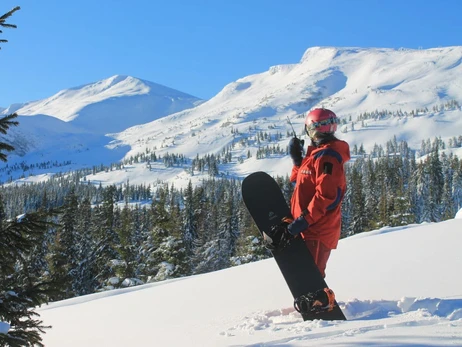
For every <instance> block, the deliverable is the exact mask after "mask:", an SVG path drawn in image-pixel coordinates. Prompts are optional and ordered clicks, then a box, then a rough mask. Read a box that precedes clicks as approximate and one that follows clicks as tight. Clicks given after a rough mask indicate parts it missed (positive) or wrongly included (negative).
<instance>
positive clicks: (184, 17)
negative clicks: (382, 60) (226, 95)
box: [0, 0, 462, 107]
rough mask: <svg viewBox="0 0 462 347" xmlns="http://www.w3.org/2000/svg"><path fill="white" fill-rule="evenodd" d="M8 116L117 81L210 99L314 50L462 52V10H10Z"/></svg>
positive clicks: (455, 4)
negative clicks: (70, 91)
mask: <svg viewBox="0 0 462 347" xmlns="http://www.w3.org/2000/svg"><path fill="white" fill-rule="evenodd" d="M14 6H21V10H20V11H18V12H16V13H15V14H14V15H13V16H12V17H11V18H10V19H9V20H8V21H7V22H8V23H12V24H16V25H17V26H18V28H17V29H3V34H0V38H2V39H7V40H8V41H9V42H8V43H4V44H1V47H2V49H1V50H0V64H1V75H0V76H1V79H0V81H1V84H0V106H3V107H7V106H8V105H10V104H11V103H16V102H26V101H32V100H37V99H41V98H45V97H49V96H51V95H53V94H54V93H56V92H58V91H59V90H61V89H65V88H71V87H75V86H79V85H82V84H86V83H90V82H95V81H98V80H101V79H104V78H107V77H110V76H112V75H115V74H120V75H131V76H134V77H139V78H142V79H145V80H149V81H152V82H156V83H159V84H162V85H165V86H168V87H171V88H174V89H177V90H180V91H182V92H186V93H189V94H192V95H194V96H197V97H200V98H203V99H209V98H211V97H213V96H214V95H216V94H217V93H218V92H219V91H220V90H221V89H222V88H223V87H224V86H225V85H226V84H228V83H230V82H232V81H235V80H237V79H239V78H241V77H244V76H247V75H250V74H254V73H260V72H263V71H266V70H267V69H268V68H269V67H270V66H272V65H278V64H289V63H297V62H298V61H300V59H301V57H302V55H303V53H304V52H305V50H306V49H308V48H309V47H313V46H337V47H346V46H355V47H391V48H400V47H405V48H433V47H442V46H459V45H462V19H461V17H460V16H461V13H462V0H438V1H422V0H419V1H416V0H398V1H395V0H328V1H324V0H317V1H312V0H297V1H296V0H208V1H207V0H91V1H90V0H79V1H70V0H41V1H38V0H2V1H1V2H0V14H3V13H5V12H7V11H8V10H10V9H11V8H13V7H14Z"/></svg>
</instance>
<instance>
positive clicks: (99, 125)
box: [2, 75, 202, 135]
mask: <svg viewBox="0 0 462 347" xmlns="http://www.w3.org/2000/svg"><path fill="white" fill-rule="evenodd" d="M201 102H202V100H200V99H199V98H196V97H194V96H191V95H188V94H185V93H182V92H179V91H177V90H174V89H171V88H167V87H164V86H161V85H159V84H156V83H152V82H148V81H144V80H141V79H138V78H134V77H131V76H119V75H116V76H112V77H110V78H108V79H105V80H102V81H98V82H95V83H90V84H86V85H84V86H79V87H76V88H70V89H66V90H62V91H60V92H58V93H56V94H55V95H53V96H51V97H49V98H46V99H43V100H38V101H33V102H28V103H25V104H15V105H11V106H10V107H9V108H7V109H6V110H3V112H2V114H4V115H5V114H9V113H13V112H16V113H17V114H19V115H21V116H35V115H47V116H51V117H55V118H58V119H60V120H62V121H64V122H70V123H72V124H73V125H75V126H78V127H80V128H83V129H85V130H86V131H91V132H94V133H97V134H103V135H104V134H107V133H111V132H119V131H122V130H124V129H126V128H128V127H130V126H133V125H136V124H142V123H146V122H149V121H152V120H155V119H158V118H161V117H164V116H166V115H169V114H172V113H175V112H178V111H182V110H184V109H187V108H191V107H194V106H196V105H198V104H200V103H201Z"/></svg>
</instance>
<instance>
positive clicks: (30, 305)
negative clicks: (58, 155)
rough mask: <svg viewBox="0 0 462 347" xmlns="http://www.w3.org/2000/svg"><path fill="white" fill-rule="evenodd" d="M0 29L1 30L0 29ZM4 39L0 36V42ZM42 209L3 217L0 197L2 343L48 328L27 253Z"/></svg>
mask: <svg viewBox="0 0 462 347" xmlns="http://www.w3.org/2000/svg"><path fill="white" fill-rule="evenodd" d="M19 9H20V8H19V7H15V8H13V9H12V10H11V11H9V12H7V13H6V14H4V15H2V16H0V27H2V28H16V26H15V25H13V24H8V23H6V20H7V19H8V18H9V17H10V16H11V15H12V14H13V13H14V12H16V11H17V10H19ZM0 33H2V31H1V30H0ZM4 42H7V40H4V39H0V43H4ZM16 117H17V115H16V114H11V115H8V116H6V117H3V118H1V119H0V133H1V134H4V135H5V134H6V133H7V131H8V129H9V128H10V127H11V126H16V125H18V122H17V121H15V120H14V119H15V118H16ZM12 150H14V148H13V147H12V146H11V145H10V144H7V143H5V142H3V141H0V160H2V161H6V160H7V155H6V154H5V151H12ZM46 219H47V216H46V214H45V213H44V212H43V211H42V212H37V213H34V214H25V215H23V216H21V217H19V218H14V219H10V220H8V219H6V215H5V211H4V206H3V199H2V198H1V197H0V322H4V323H7V324H8V325H9V327H10V328H9V330H8V331H7V332H6V333H3V334H0V345H2V346H13V347H14V346H33V345H35V346H43V344H42V343H41V341H42V338H41V334H42V333H44V332H45V330H44V329H46V328H48V327H46V326H44V325H43V322H42V321H40V320H39V319H38V317H39V315H38V314H37V313H36V312H35V308H36V307H37V306H38V305H40V304H42V303H46V302H47V300H48V296H49V295H50V290H49V284H50V283H47V282H45V281H43V280H42V279H41V278H37V276H36V273H35V272H32V271H30V270H31V269H30V267H29V266H28V257H29V256H30V253H31V252H32V250H33V249H34V246H35V245H37V244H39V243H41V242H42V240H43V235H44V234H45V233H46V230H47V227H48V224H47V222H46Z"/></svg>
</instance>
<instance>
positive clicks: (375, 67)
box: [0, 47, 462, 184]
mask: <svg viewBox="0 0 462 347" xmlns="http://www.w3.org/2000/svg"><path fill="white" fill-rule="evenodd" d="M461 62H462V47H445V48H434V49H427V50H405V49H399V50H397V49H388V48H336V47H313V48H310V49H308V50H307V51H306V52H305V54H304V55H303V57H302V59H301V60H300V62H299V63H296V64H289V65H278V66H273V67H271V68H269V70H268V71H265V72H262V73H259V74H254V75H250V76H246V77H243V78H241V79H239V80H237V81H235V82H232V83H230V84H228V85H227V86H225V87H224V88H223V90H222V91H220V93H218V94H217V95H216V96H215V97H213V98H212V99H210V100H208V101H206V102H203V103H200V102H198V101H197V99H194V98H193V99H192V100H191V99H187V100H189V101H188V103H187V104H186V105H184V104H182V107H183V109H184V110H183V111H180V112H176V113H175V110H173V108H174V107H173V106H172V105H177V104H178V103H180V100H181V101H183V98H185V96H184V94H182V93H179V92H175V91H171V90H166V89H164V88H161V87H159V88H156V86H157V85H155V84H153V83H151V82H146V81H142V80H139V79H135V78H133V77H126V76H114V77H111V78H109V79H107V80H104V81H101V82H98V83H94V84H90V85H87V86H84V87H79V88H74V89H69V90H66V91H63V92H60V93H58V94H56V95H55V96H53V97H51V98H48V99H46V100H41V101H38V102H33V103H28V104H26V105H16V106H15V107H10V108H9V109H8V110H6V111H4V114H6V113H8V112H10V111H13V110H16V111H18V112H19V114H25V115H33V114H38V113H41V114H46V115H49V116H53V117H55V118H59V119H60V120H61V121H63V122H67V123H69V125H72V126H74V127H75V128H73V129H79V130H78V131H81V135H75V134H76V132H77V130H70V131H69V133H72V134H74V135H73V137H72V138H71V139H70V140H69V141H68V140H67V139H65V138H63V135H62V133H60V132H59V131H55V130H54V129H50V130H49V129H48V128H45V127H42V128H41V129H40V132H39V133H37V129H38V128H36V127H34V126H28V123H27V122H26V121H25V120H24V121H23V120H22V118H23V117H21V119H20V122H22V123H21V126H20V127H22V134H23V136H22V137H21V139H22V141H25V142H26V143H25V144H23V145H22V147H24V148H26V150H23V151H18V152H16V153H15V154H16V155H15V154H13V155H11V156H10V159H9V162H10V163H12V164H13V163H15V162H22V161H25V162H28V163H34V162H37V161H40V159H41V158H52V159H54V160H57V161H58V162H64V161H65V160H67V159H66V158H67V157H70V158H71V160H72V165H69V166H67V167H62V168H58V169H55V171H58V170H60V171H63V170H64V171H65V170H71V169H74V168H78V167H85V166H88V165H89V163H92V164H93V165H99V164H101V163H103V164H109V163H110V162H114V161H118V160H122V159H124V158H129V157H130V156H134V155H136V154H140V153H146V152H148V151H150V152H151V153H152V152H155V153H156V154H158V155H161V156H163V155H165V154H166V153H179V154H183V155H186V156H187V157H189V158H194V157H196V156H197V155H199V156H203V155H205V154H216V153H219V152H220V151H222V150H223V149H226V148H229V147H230V146H231V145H232V144H234V146H233V151H232V155H233V160H232V163H231V164H229V165H227V166H226V167H225V168H220V169H221V170H222V172H225V173H229V174H230V175H233V176H237V177H242V176H244V175H246V174H247V173H249V172H252V171H256V170H258V169H261V168H264V169H265V171H268V172H269V173H270V174H273V175H275V174H286V172H287V170H288V167H290V159H288V158H287V157H274V156H273V157H272V158H269V159H264V160H257V159H256V152H257V150H258V148H259V147H260V146H266V145H279V146H280V148H283V149H284V148H286V146H287V143H288V138H287V137H286V136H287V134H289V133H291V132H292V128H291V127H290V126H289V125H288V122H287V118H290V119H291V121H292V122H293V125H294V127H295V130H296V132H297V133H299V134H301V133H302V129H303V117H299V116H298V115H300V114H301V113H302V112H305V111H307V110H309V109H311V108H313V107H315V106H324V107H329V108H332V109H333V110H334V111H335V112H336V113H337V114H338V115H339V116H340V117H341V118H342V119H344V120H345V121H346V124H345V125H342V126H341V127H340V129H339V131H338V136H339V137H340V138H342V139H345V140H347V141H348V142H349V143H350V145H351V147H353V146H354V145H358V146H359V145H361V144H363V145H364V148H365V149H366V151H369V150H371V149H372V148H373V146H374V145H375V144H379V145H385V143H386V142H387V141H389V140H390V139H392V138H393V136H396V137H397V139H398V141H399V140H405V141H407V142H408V143H409V144H410V145H411V147H412V148H413V149H419V147H420V144H421V142H422V140H426V139H434V138H435V137H437V136H441V138H442V139H443V140H445V141H447V140H448V139H449V138H451V137H454V136H456V137H457V136H460V135H461V134H462V110H461V109H460V107H459V108H455V109H451V110H445V111H433V107H434V106H437V105H441V104H443V103H446V102H448V101H450V100H456V101H458V102H459V104H460V103H462V65H461ZM157 87H158V86H157ZM121 95H123V96H121ZM156 95H160V96H159V97H160V98H161V99H162V100H163V101H165V100H166V99H169V100H170V99H171V98H173V99H174V101H172V104H168V105H170V106H169V107H163V106H162V105H163V103H162V102H160V104H161V105H160V106H159V103H157V101H158V99H156V98H154V100H156V101H155V102H154V101H153V103H152V108H149V107H148V106H146V104H148V105H150V104H149V102H147V103H146V102H145V101H143V102H142V107H141V106H140V107H138V106H139V104H138V101H139V100H145V99H144V98H148V97H149V98H151V97H154V96H156ZM165 95H168V96H167V97H166V98H164V97H163V96H165ZM103 99H104V100H103ZM98 100H103V101H98ZM149 100H151V99H149ZM140 102H141V101H140ZM197 104H198V105H197ZM193 105H197V106H196V107H192V106H193ZM157 107H160V109H161V111H162V112H159V113H155V112H154V109H155V110H156V112H157ZM425 107H426V108H428V110H429V112H427V113H425V114H422V113H420V114H418V115H417V116H411V115H410V112H412V111H415V110H417V109H422V108H425ZM149 110H151V111H149ZM375 110H389V111H399V110H401V111H402V112H407V116H403V117H400V118H398V117H388V118H385V119H368V120H365V121H364V122H356V123H355V124H352V122H351V121H350V117H351V120H352V121H353V122H354V121H355V120H356V118H357V116H359V115H360V114H361V113H363V112H366V111H367V112H373V111H375ZM34 117H36V116H34ZM28 118H33V117H28ZM15 131H16V129H12V130H11V136H12V138H13V141H14V140H15V138H14V134H15V133H14V132H15ZM66 131H67V130H66ZM260 132H268V133H270V134H273V136H275V135H276V133H280V134H282V135H283V137H282V138H281V139H279V140H274V139H273V141H272V142H263V143H258V142H257V141H256V136H257V134H258V133H260ZM89 134H91V135H92V136H95V135H99V136H100V137H98V138H97V139H95V138H94V137H91V136H90V137H91V138H90V139H89ZM29 138H30V139H32V140H31V142H33V144H31V143H28V141H27V139H29ZM40 138H46V139H47V140H46V141H45V140H43V141H41V140H40ZM10 139H11V137H10ZM68 142H69V143H68ZM15 143H22V142H21V141H18V140H17V138H16V141H15ZM62 144H65V146H64V148H63V146H62ZM65 148H68V149H69V150H66V149H65ZM76 148H78V149H79V148H84V149H85V150H84V152H83V151H81V150H75V149H76ZM73 149H74V150H73ZM249 152H250V154H251V155H252V157H251V158H250V159H247V154H248V153H249ZM239 159H241V160H240V161H241V163H239ZM243 159H245V160H243ZM183 169H184V168H178V170H172V171H174V172H171V173H172V175H171V176H168V177H166V176H167V175H168V174H169V172H167V171H165V168H163V167H158V168H155V169H153V170H150V171H146V170H145V168H144V169H143V167H142V166H141V167H133V170H131V169H130V170H127V171H126V173H125V174H123V173H117V175H116V176H117V177H116V176H112V178H111V177H109V176H108V175H106V173H101V174H98V175H95V177H92V178H91V179H92V180H94V181H103V182H105V183H107V184H111V183H117V182H120V181H121V179H122V178H123V179H124V180H125V181H126V179H129V180H130V182H137V181H140V177H143V179H144V180H145V181H144V182H148V183H149V182H153V181H156V180H157V177H159V176H162V177H164V178H167V179H168V180H170V181H176V180H177V179H180V180H181V181H182V182H183V181H185V180H186V181H187V180H188V179H190V178H191V177H190V176H189V175H188V174H187V173H185V172H184V170H183ZM48 173H50V171H44V170H36V169H35V170H31V171H28V172H26V173H25V175H26V176H28V175H29V174H35V175H39V174H48ZM20 174H22V172H20V173H14V174H13V177H14V178H17V177H19V175H20ZM122 176H123V177H122ZM7 178H9V176H8V177H5V176H0V180H3V181H5V180H6V179H7ZM193 179H196V178H193Z"/></svg>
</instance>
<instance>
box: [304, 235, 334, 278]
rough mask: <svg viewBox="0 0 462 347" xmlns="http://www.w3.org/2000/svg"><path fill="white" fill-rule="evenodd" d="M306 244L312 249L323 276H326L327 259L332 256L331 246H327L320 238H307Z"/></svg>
mask: <svg viewBox="0 0 462 347" xmlns="http://www.w3.org/2000/svg"><path fill="white" fill-rule="evenodd" d="M305 244H306V247H308V249H309V250H310V252H311V255H312V256H313V258H314V262H315V263H316V265H317V266H318V269H319V271H320V272H321V275H322V277H323V278H324V277H326V266H327V260H329V256H330V251H331V250H330V248H327V247H326V246H324V244H323V243H322V242H321V241H318V240H305Z"/></svg>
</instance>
